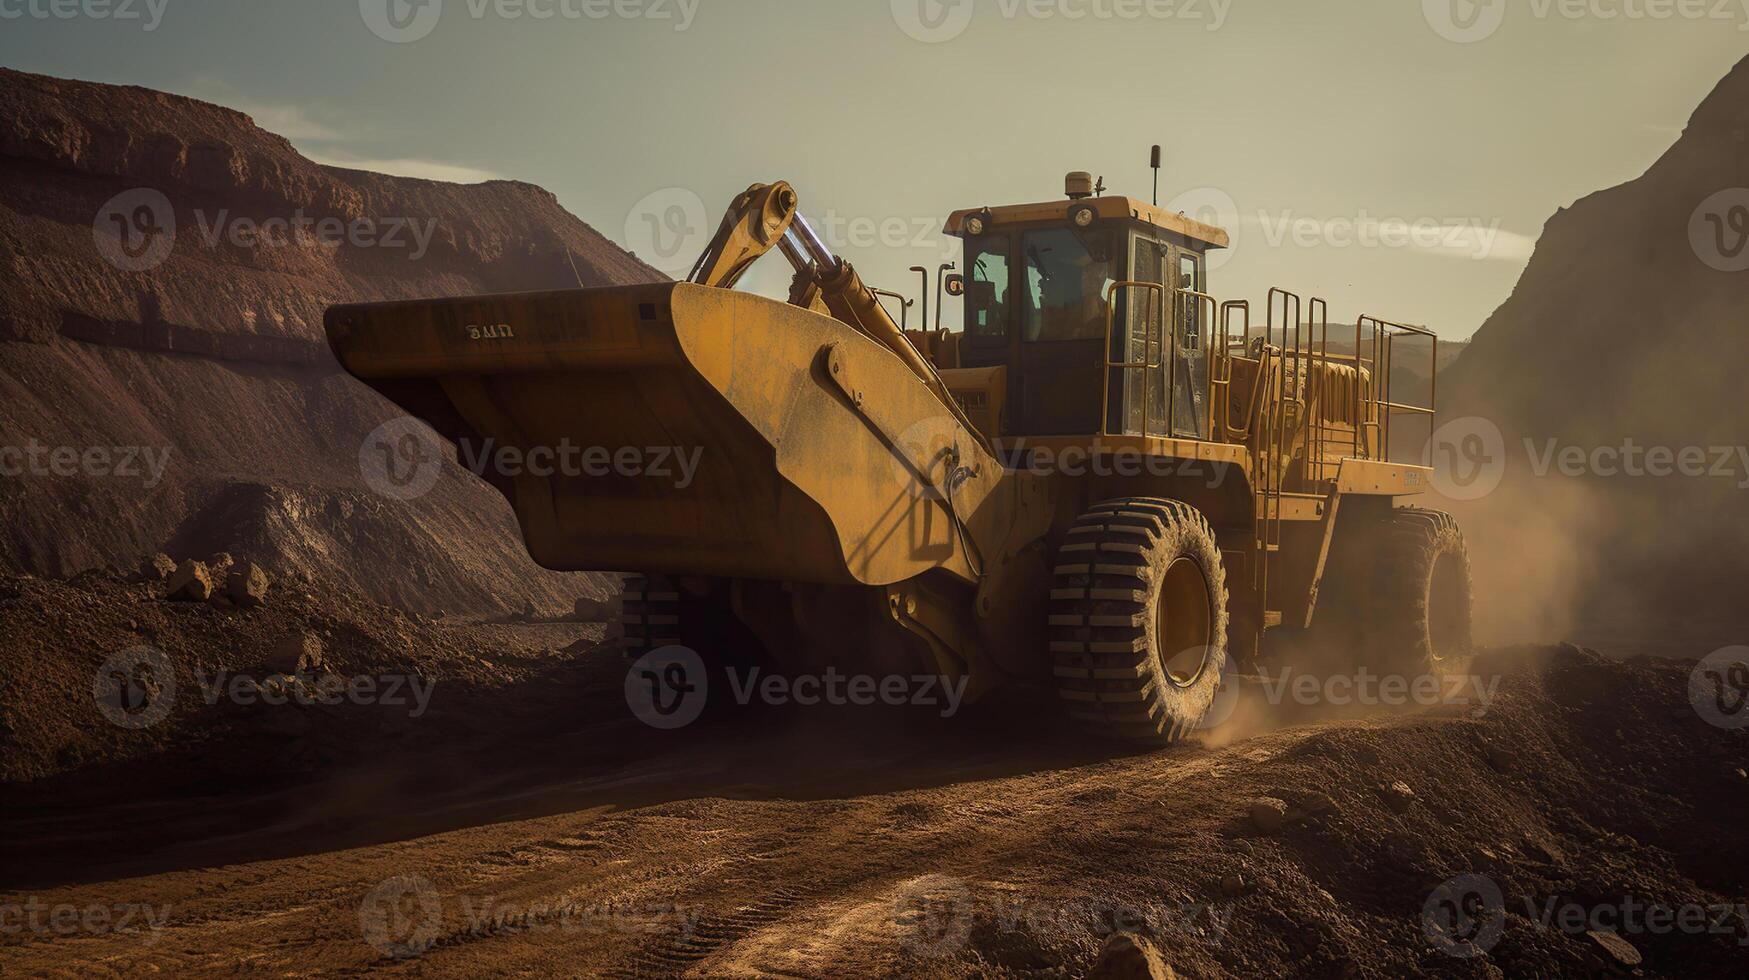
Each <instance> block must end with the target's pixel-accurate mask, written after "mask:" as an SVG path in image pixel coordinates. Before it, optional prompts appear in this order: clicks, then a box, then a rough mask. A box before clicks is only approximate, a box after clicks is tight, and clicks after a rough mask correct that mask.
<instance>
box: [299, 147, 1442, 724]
mask: <svg viewBox="0 0 1749 980" xmlns="http://www.w3.org/2000/svg"><path fill="white" fill-rule="evenodd" d="M945 230H946V233H947V234H948V235H950V236H955V237H957V238H959V239H961V240H963V242H964V258H963V265H962V266H961V268H962V270H963V271H962V273H961V274H957V275H954V276H951V277H947V278H946V279H945V281H944V282H943V287H944V288H945V291H946V292H947V293H948V294H949V295H951V296H954V297H955V298H956V299H957V301H958V302H961V303H963V306H964V329H963V331H961V332H953V333H949V332H946V331H942V330H929V329H923V330H914V331H906V330H903V329H901V328H900V327H899V326H898V325H897V324H895V323H894V322H893V320H892V318H891V317H890V316H889V315H888V313H887V311H886V310H885V309H884V308H883V307H882V305H881V303H880V300H879V296H878V295H877V293H876V291H874V290H872V289H870V288H869V287H868V286H867V285H865V284H864V282H863V280H862V279H861V277H860V276H859V275H858V274H857V272H856V271H855V270H854V269H852V268H851V266H850V265H849V264H848V263H847V262H845V261H843V260H842V259H841V258H839V257H838V256H837V255H835V254H833V251H832V250H831V249H830V248H829V247H828V246H827V244H826V243H825V242H823V241H822V240H821V238H820V237H819V235H818V234H816V232H815V231H814V230H813V228H812V227H811V226H810V225H809V224H808V222H807V221H806V220H805V219H804V218H803V217H802V216H801V215H800V214H799V213H798V210H797V195H796V193H795V191H794V190H793V188H791V187H790V186H789V185H788V184H786V183H783V182H778V183H775V184H758V185H754V186H753V187H751V188H749V189H748V191H747V192H746V193H744V194H742V195H741V196H739V197H738V198H737V199H736V200H735V202H734V203H733V204H732V205H731V206H730V208H729V209H728V212H727V214H726V215H725V217H724V219H723V222H722V224H721V226H720V227H719V228H718V230H717V233H716V235H715V237H714V238H713V240H712V241H711V243H710V246H709V247H708V248H707V249H706V251H705V253H704V254H703V255H702V256H701V257H700V258H699V260H698V263H697V265H696V266H695V267H694V269H693V272H692V274H691V276H690V277H689V280H688V281H686V282H663V283H650V284H644V285H631V286H616V287H608V288H597V289H567V290H559V291H554V292H542V293H523V294H511V295H492V296H475V297H468V298H462V299H440V300H429V301H416V302H393V303H376V304H367V305H351V306H339V307H335V308H333V309H331V310H329V311H328V314H327V319H326V329H327V334H328V338H329V341H330V343H331V345H332V346H333V349H334V351H335V352H336V354H337V355H338V357H339V359H340V362H341V363H342V364H343V365H344V366H345V368H346V369H347V370H348V371H350V372H351V373H352V374H354V375H356V376H357V377H359V378H361V379H363V380H364V381H365V382H366V383H368V384H370V385H371V386H372V387H374V388H376V389H377V390H378V391H380V392H382V393H383V394H384V395H386V396H387V397H389V398H390V399H392V400H393V401H395V402H396V403H398V404H399V405H401V406H402V407H404V408H405V409H406V410H407V411H408V412H409V413H411V414H412V415H414V416H417V417H418V418H420V419H423V420H424V421H425V422H427V423H429V425H430V426H431V428H432V429H434V430H435V432H436V433H437V434H439V435H441V436H442V437H443V438H444V439H446V440H449V441H450V442H453V443H455V444H457V446H459V447H460V448H461V451H462V452H464V453H466V454H468V455H469V457H470V458H477V457H478V456H479V452H478V447H481V446H486V447H490V448H491V450H492V452H494V453H496V452H498V451H500V450H503V449H506V448H510V449H514V450H515V451H516V454H517V455H516V458H520V459H528V460H533V459H536V458H538V457H539V456H540V454H541V452H542V451H543V450H545V451H546V453H547V456H548V458H551V457H552V456H553V455H554V454H555V453H558V452H560V451H562V450H563V449H564V448H565V447H569V448H571V449H573V450H575V451H577V452H578V453H580V454H581V456H580V458H582V459H584V460H590V459H593V460H594V462H595V463H596V464H598V465H595V466H574V467H553V466H548V467H545V468H537V467H533V466H522V467H504V466H498V465H487V466H477V467H475V469H476V471H478V472H479V473H480V475H481V476H482V477H483V478H484V479H486V480H489V481H490V482H491V483H493V485H495V486H496V487H497V488H498V489H499V490H500V491H501V492H502V493H503V494H504V496H505V498H506V499H507V500H509V502H510V504H511V505H512V506H513V507H514V509H515V512H516V516H517V518H518V520H519V521H520V524H521V527H522V531H523V535H524V538H525V540H526V543H527V547H528V550H529V553H530V554H531V555H532V556H533V557H534V558H535V560H536V561H538V562H539V563H540V564H542V565H543V566H546V567H548V568H553V569H560V570H579V571H581V570H595V571H622V572H630V573H634V574H632V575H631V576H630V577H629V578H628V579H627V586H626V592H625V597H624V599H625V601H624V613H623V633H624V643H625V646H626V648H627V650H628V652H629V653H630V654H632V655H637V654H640V653H644V652H648V651H652V650H655V649H657V648H661V647H665V646H668V645H671V644H682V645H686V646H688V647H691V648H694V649H695V650H697V651H698V652H699V653H700V654H701V655H702V656H704V657H706V658H713V657H714V658H720V659H722V660H725V661H726V660H730V659H737V658H758V659H759V660H760V661H761V662H763V663H768V664H770V665H772V668H773V669H775V670H792V671H819V670H823V669H829V668H830V669H837V670H839V671H850V672H853V673H856V674H863V675H880V674H899V675H905V676H914V675H917V674H920V673H925V674H930V675H938V676H941V677H944V678H946V679H948V680H949V681H951V682H955V683H959V682H964V683H965V684H966V685H967V690H968V693H969V694H971V695H974V696H975V695H978V694H983V693H988V692H990V691H994V690H998V689H1007V690H1013V691H1028V690H1030V691H1050V690H1053V689H1054V691H1055V695H1056V696H1057V697H1058V698H1060V700H1061V702H1062V703H1063V705H1064V706H1065V707H1066V709H1067V710H1068V711H1069V713H1071V714H1072V715H1074V716H1075V717H1076V718H1078V719H1080V720H1082V721H1084V722H1085V723H1086V724H1087V725H1089V726H1090V727H1091V728H1092V729H1093V730H1094V731H1095V732H1097V733H1100V734H1104V735H1110V736H1118V737H1125V738H1139V739H1145V740H1152V741H1171V740H1174V739H1176V738H1179V737H1181V736H1182V735H1184V734H1185V733H1186V732H1189V731H1191V730H1193V729H1195V728H1196V727H1197V726H1198V725H1199V723H1201V721H1202V720H1203V719H1204V717H1205V715H1206V714H1207V713H1208V711H1209V709H1210V706H1211V704H1212V703H1213V702H1214V700H1215V697H1216V695H1217V693H1218V692H1219V690H1220V688H1221V686H1222V685H1223V683H1227V682H1229V681H1230V680H1231V679H1232V677H1233V676H1234V674H1235V673H1236V672H1255V671H1256V670H1258V669H1260V668H1261V667H1262V666H1263V664H1262V661H1263V659H1264V658H1265V656H1266V654H1265V652H1264V651H1266V650H1268V651H1271V653H1270V654H1268V655H1269V656H1273V655H1275V654H1274V652H1273V651H1275V650H1276V649H1277V645H1276V644H1273V643H1271V644H1269V645H1268V646H1265V645H1264V643H1263V636H1264V634H1265V632H1266V631H1272V630H1280V631H1282V633H1284V634H1293V635H1295V636H1304V635H1307V634H1308V633H1310V634H1316V633H1319V632H1322V633H1325V634H1326V635H1327V636H1328V637H1329V638H1330V639H1331V641H1332V644H1333V645H1334V647H1335V648H1336V649H1338V650H1341V651H1344V652H1346V653H1347V654H1349V655H1350V657H1349V659H1350V663H1351V664H1352V665H1355V666H1369V667H1371V668H1372V669H1375V670H1381V671H1393V672H1412V673H1421V672H1426V671H1431V670H1437V669H1440V668H1441V667H1442V665H1449V664H1450V663H1452V662H1453V660H1454V658H1458V657H1462V656H1463V655H1464V654H1465V652H1466V650H1467V648H1468V646H1469V615H1470V590H1469V566H1468V559H1467V557H1466V555H1465V552H1464V546H1463V541H1462V538H1461V536H1460V535H1459V533H1458V531H1457V528H1456V526H1455V524H1453V523H1452V522H1451V520H1450V519H1449V518H1447V517H1446V516H1444V515H1441V514H1438V513H1435V512H1431V511H1426V510H1421V509H1416V508H1412V507H1409V506H1406V502H1407V501H1410V500H1412V499H1413V498H1414V497H1415V496H1417V495H1419V494H1421V493H1423V492H1425V490H1426V489H1427V486H1428V482H1429V470H1428V469H1426V468H1424V467H1422V466H1420V465H1415V464H1412V463H1407V462H1396V461H1392V460H1391V459H1390V458H1388V452H1387V449H1386V447H1388V446H1389V445H1390V444H1391V442H1390V440H1391V427H1392V420H1393V419H1402V418H1403V417H1405V416H1408V417H1411V418H1417V417H1418V418H1421V419H1423V420H1425V421H1426V422H1427V423H1428V424H1429V426H1431V420H1432V411H1431V409H1430V408H1426V407H1418V406H1414V405H1409V404H1400V403H1398V402H1396V401H1393V400H1392V397H1391V393H1390V383H1389V382H1390V377H1391V374H1392V361H1393V356H1394V355H1395V354H1397V353H1398V352H1399V350H1400V349H1402V350H1406V349H1408V345H1403V344H1401V343H1400V342H1402V341H1404V340H1406V339H1410V340H1413V339H1416V338H1419V342H1420V344H1421V346H1425V347H1427V348H1428V349H1429V357H1430V358H1431V359H1435V361H1436V357H1437V350H1436V346H1435V345H1436V344H1437V341H1436V340H1435V339H1434V338H1433V336H1432V334H1430V333H1428V332H1427V331H1425V330H1423V329H1421V328H1419V327H1413V326H1408V325H1405V324H1400V323H1394V322H1390V321H1386V320H1382V319H1378V318H1375V317H1370V316H1368V317H1361V318H1359V320H1358V321H1357V322H1356V323H1355V324H1354V330H1353V332H1352V334H1351V335H1350V334H1349V333H1348V332H1347V328H1346V326H1344V327H1342V328H1340V329H1339V330H1338V334H1339V336H1335V337H1333V336H1332V332H1331V329H1330V324H1329V322H1328V307H1327V304H1326V303H1325V302H1324V301H1323V300H1321V299H1310V300H1302V299H1301V298H1300V297H1299V296H1297V295H1295V294H1292V293H1289V292H1286V291H1284V290H1272V291H1271V292H1270V294H1269V297H1268V301H1267V306H1266V309H1265V310H1264V311H1262V312H1263V313H1264V315H1263V316H1261V317H1258V316H1254V311H1253V310H1252V308H1251V307H1250V306H1249V305H1248V304H1247V303H1245V302H1221V301H1218V300H1216V299H1215V298H1214V296H1213V295H1211V293H1210V292H1209V287H1208V285H1207V273H1206V271H1205V270H1206V257H1207V254H1208V253H1209V252H1210V251H1211V250H1213V249H1219V248H1224V247H1226V246H1227V245H1228V237H1227V234H1226V232H1225V231H1223V230H1221V229H1219V228H1215V227H1212V226H1209V225H1206V224H1203V223H1201V222H1199V221H1196V220H1193V219H1191V218H1189V217H1186V216H1185V215H1182V214H1177V213H1173V212H1170V211H1166V210H1162V209H1160V208H1158V207H1155V206H1152V205H1149V204H1146V203H1143V202H1141V201H1139V200H1134V199H1131V198H1128V197H1123V196H1107V195H1103V194H1099V193H1096V191H1095V190H1094V187H1093V185H1092V181H1091V179H1090V178H1089V177H1088V175H1086V174H1084V173H1074V174H1071V175H1069V180H1068V186H1067V195H1066V197H1065V198H1064V199H1061V200H1056V201H1049V202H1045V203H1038V204H1023V205H1014V206H1005V207H983V208H975V209H968V210H963V211H957V212H955V213H954V214H953V215H951V216H950V217H949V218H948V219H947V223H946V229H945ZM773 249H775V250H777V251H779V252H780V253H781V254H782V255H783V256H784V257H785V258H786V259H787V260H788V261H789V263H790V264H791V266H792V267H793V268H794V271H795V276H794V280H793V282H792V286H791V289H790V294H789V298H788V300H787V301H780V300H776V299H771V298H766V297H763V296H758V295H753V294H749V293H745V292H739V291H736V290H735V289H734V288H732V287H733V286H734V284H735V283H736V281H737V280H738V279H739V278H740V277H741V276H742V274H743V273H745V272H746V270H747V268H748V267H749V266H750V265H751V264H752V263H753V262H754V261H756V260H757V259H758V258H759V257H760V256H762V255H764V254H766V253H767V252H769V251H772V250H773ZM1259 320H1261V321H1262V322H1261V323H1259V322H1257V321H1259ZM924 326H925V327H926V328H927V326H928V325H927V324H925V325H924ZM1418 349H1419V348H1417V350H1418ZM1431 376H1432V375H1431V373H1429V375H1428V377H1431ZM1429 401H1430V402H1431V400H1430V399H1429ZM1405 421H1406V420H1405ZM657 447H661V449H662V450H663V451H664V452H667V451H672V452H674V453H676V454H685V453H687V452H689V451H690V452H692V453H693V454H694V455H695V457H696V461H697V465H696V470H695V471H694V472H692V473H691V474H690V475H689V476H688V477H687V478H685V479H674V478H672V477H671V476H670V477H669V478H658V477H656V476H654V472H655V469H656V468H655V467H652V466H647V465H641V462H643V461H646V460H647V458H648V454H649V453H651V452H653V451H654V450H655V449H656V448H657ZM492 458H494V459H497V458H501V457H500V456H493V457H492ZM1281 649H1283V650H1290V649H1299V646H1298V645H1287V644H1284V645H1282V646H1281ZM1350 669H1352V668H1350Z"/></svg>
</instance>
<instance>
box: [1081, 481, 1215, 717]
mask: <svg viewBox="0 0 1749 980" xmlns="http://www.w3.org/2000/svg"><path fill="white" fill-rule="evenodd" d="M1050 638H1051V653H1052V658H1053V661H1054V674H1055V679H1056V685H1057V692H1058V694H1059V695H1060V696H1061V698H1062V699H1063V701H1065V702H1066V703H1067V704H1068V706H1069V710H1070V714H1072V715H1073V716H1074V717H1075V718H1076V719H1077V720H1079V721H1081V722H1082V723H1083V724H1084V725H1085V726H1086V727H1088V728H1089V729H1090V730H1091V731H1092V732H1093V733H1094V734H1096V735H1100V736H1103V737H1110V738H1122V739H1129V740H1141V741H1147V742H1153V743H1170V742H1174V741H1177V740H1178V739H1180V738H1182V737H1184V735H1186V734H1187V733H1189V732H1190V731H1192V730H1194V729H1195V728H1196V726H1197V724H1198V723H1199V722H1201V721H1202V719H1203V717H1204V716H1205V715H1206V714H1207V713H1208V711H1209V708H1210V706H1212V705H1213V704H1214V701H1215V696H1216V695H1217V694H1218V693H1219V691H1220V685H1221V679H1222V672H1223V669H1224V668H1225V667H1226V661H1227V583H1226V570H1225V567H1224V566H1223V565H1222V562H1221V552H1220V548H1219V546H1218V545H1217V544H1216V543H1215V534H1214V531H1213V530H1212V529H1211V528H1210V527H1209V525H1208V521H1207V520H1205V519H1204V518H1203V516H1202V514H1201V513H1199V512H1198V511H1197V510H1196V508H1194V507H1191V506H1190V505H1189V504H1185V503H1180V502H1179V501H1175V500H1163V499H1156V498H1151V497H1131V498H1124V499H1120V500H1113V501H1108V502H1106V503H1103V504H1100V505H1098V506H1097V507H1095V508H1094V509H1092V510H1091V511H1089V512H1087V513H1086V514H1083V515H1082V516H1081V517H1080V518H1079V519H1078V520H1077V521H1076V522H1075V526H1074V527H1073V528H1072V529H1071V530H1070V532H1069V535H1068V537H1067V539H1065V541H1064V542H1063V545H1062V546H1061V547H1060V548H1059V549H1058V552H1057V562H1056V575H1055V583H1054V586H1053V588H1052V589H1051V604H1050Z"/></svg>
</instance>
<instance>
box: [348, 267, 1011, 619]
mask: <svg viewBox="0 0 1749 980" xmlns="http://www.w3.org/2000/svg"><path fill="white" fill-rule="evenodd" d="M326 327H327V333H328V338H329V342H330V344H331V345H332V346H333V348H334V351H335V353H336V354H337V355H338V357H339V359H340V362H341V364H342V365H344V366H345V368H346V369H347V370H348V371H349V372H351V373H352V374H354V375H355V376H357V377H359V378H360V379H362V380H364V381H365V382H366V383H368V384H370V385H371V386H372V387H374V388H375V389H377V390H378V391H380V392H382V393H383V394H384V395H386V396H387V397H388V398H390V399H391V400H393V401H394V402H396V403H397V404H399V405H400V406H401V407H402V408H404V409H406V410H407V411H408V412H409V413H410V414H412V415H414V416H416V417H418V418H420V419H423V420H424V421H425V422H427V423H429V424H430V425H431V427H432V428H433V429H435V430H436V431H437V432H438V433H439V434H440V435H441V436H443V437H444V438H446V439H448V440H450V441H452V442H456V443H457V444H458V446H459V448H460V452H459V458H461V459H462V460H463V461H473V460H477V459H479V458H480V456H481V455H482V451H489V453H490V454H492V456H493V458H494V461H493V462H491V463H490V465H486V466H484V467H479V466H476V467H475V468H476V471H477V472H480V475H481V476H482V477H484V478H485V479H487V480H489V481H490V482H491V483H493V485H495V486H496V487H497V488H498V489H499V490H500V491H501V492H502V493H503V494H504V496H505V497H506V499H508V500H509V501H510V503H511V505H512V507H513V508H514V509H515V512H516V516H517V519H518V520H519V522H520V523H521V526H522V532H523V536H524V539H525V541H526V543H527V546H528V550H529V553H530V554H531V555H532V556H533V557H534V559H535V560H536V561H537V562H539V563H540V564H541V565H544V566H546V567H548V568H553V569H559V570H598V571H608V570H617V571H644V570H659V571H663V572H670V573H677V574H699V575H714V576H729V577H747V578H763V579H771V580H782V581H811V582H822V583H841V584H857V583H860V584H864V585H888V584H892V583H895V582H899V581H902V580H905V579H908V578H911V577H913V576H915V575H918V574H920V573H922V572H925V571H929V570H931V569H936V568H940V569H945V570H947V571H948V572H949V573H951V574H953V575H956V576H958V577H959V578H961V579H964V580H966V581H972V580H974V578H975V576H974V572H973V569H974V568H975V567H977V557H976V555H974V556H973V557H972V559H971V560H970V561H968V558H967V551H968V548H971V549H974V550H975V548H976V547H977V545H976V544H975V543H972V542H976V541H979V540H988V539H990V538H991V536H992V534H993V532H994V531H995V530H996V529H999V528H1001V527H1003V526H1004V525H1005V522H1006V521H1007V520H1008V516H1007V511H1008V505H1007V504H1006V503H1005V501H1006V498H1007V496H1009V495H1011V493H1010V491H1009V490H1008V488H1005V487H1004V484H1005V479H1006V478H1005V474H1004V473H1003V470H1002V468H1001V466H1000V464H999V463H998V462H997V461H996V460H995V459H994V458H993V457H990V456H989V455H987V454H986V453H985V451H984V449H983V448H982V447H981V444H980V443H979V441H978V439H977V438H976V437H975V436H973V435H971V434H969V433H968V432H966V431H965V430H964V429H963V428H961V427H960V426H959V424H958V423H956V422H955V421H954V420H953V419H952V417H951V415H950V414H949V412H948V411H947V410H946V409H945V407H944V406H943V405H942V403H941V402H940V401H939V400H937V399H936V397H935V396H934V395H933V394H932V393H931V392H930V391H929V390H928V389H927V388H926V387H925V386H924V385H923V384H922V383H921V382H920V381H919V380H918V379H917V377H916V376H915V375H914V374H912V373H911V371H910V370H908V369H907V368H906V367H905V366H904V364H903V363H902V362H901V361H900V360H899V358H898V357H896V356H895V355H894V354H893V353H892V352H891V351H889V350H887V349H886V348H884V347H882V346H880V345H879V344H877V343H875V342H873V341H872V340H870V339H868V338H867V337H865V336H864V335H862V334H861V333H860V332H858V331H857V330H855V329H853V328H851V327H849V326H846V325H845V324H843V323H840V322H839V321H837V320H834V319H832V318H830V317H826V316H823V315H820V314H817V313H813V312H809V311H807V310H803V309H800V308H797V307H794V306H791V305H789V304H786V303H781V302H778V301H775V300H771V299H766V298H764V297H761V296H756V295H752V294H747V293H739V292H732V291H729V290H723V289H715V288H710V287H705V286H698V285H693V284H690V283H659V284H645V285H636V286H616V287H608V288H601V289H576V290H564V291H558V292H546V293H523V294H505V295H497V296H481V297H470V298H463V299H445V300H431V301H414V302H397V303H379V304H368V305H353V306H340V307H335V308H333V309H331V310H329V311H328V314H327V319H326ZM949 446H951V447H953V448H954V449H956V450H957V452H958V454H959V457H960V462H961V463H962V464H963V465H965V466H966V468H967V469H968V470H973V469H975V470H976V471H977V473H976V475H974V476H969V477H966V478H965V482H964V483H963V485H959V486H957V487H955V488H954V489H953V491H952V493H951V496H950V495H949V494H948V493H947V492H945V486H944V476H945V467H946V465H947V464H946V462H945V457H946V456H947V455H948V454H947V453H944V452H943V450H944V448H946V447H949ZM541 448H545V449H546V450H547V453H545V454H543V455H540V456H539V457H538V458H542V459H544V460H546V461H547V462H546V463H545V464H543V466H542V467H539V468H538V469H539V470H540V471H539V472H536V469H537V467H536V466H534V465H533V461H534V460H535V459H536V458H537V455H536V454H533V453H532V452H531V451H533V450H536V449H541ZM505 449H512V450H514V451H515V452H517V453H520V454H521V457H520V458H522V459H524V460H526V461H528V462H527V465H524V466H520V467H515V468H506V467H503V466H501V465H499V464H498V462H497V461H496V460H497V459H501V458H503V457H502V455H501V453H502V450H505ZM511 458H512V459H515V458H518V457H515V456H512V457H511ZM565 459H569V460H570V461H571V463H570V464H569V465H567V464H566V463H565V462H564V460H565ZM663 460H666V465H665V466H664V465H660V464H661V462H662V461H663ZM689 460H690V461H691V464H692V465H691V466H690V467H689V466H688V461H689ZM579 464H587V465H579ZM933 488H941V489H940V490H937V489H933ZM956 513H957V514H958V518H956V516H955V515H956ZM960 518H963V519H964V520H965V522H966V525H965V530H964V532H963V533H962V532H961V531H960V530H959V529H958V528H956V524H955V522H956V520H957V519H960Z"/></svg>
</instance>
